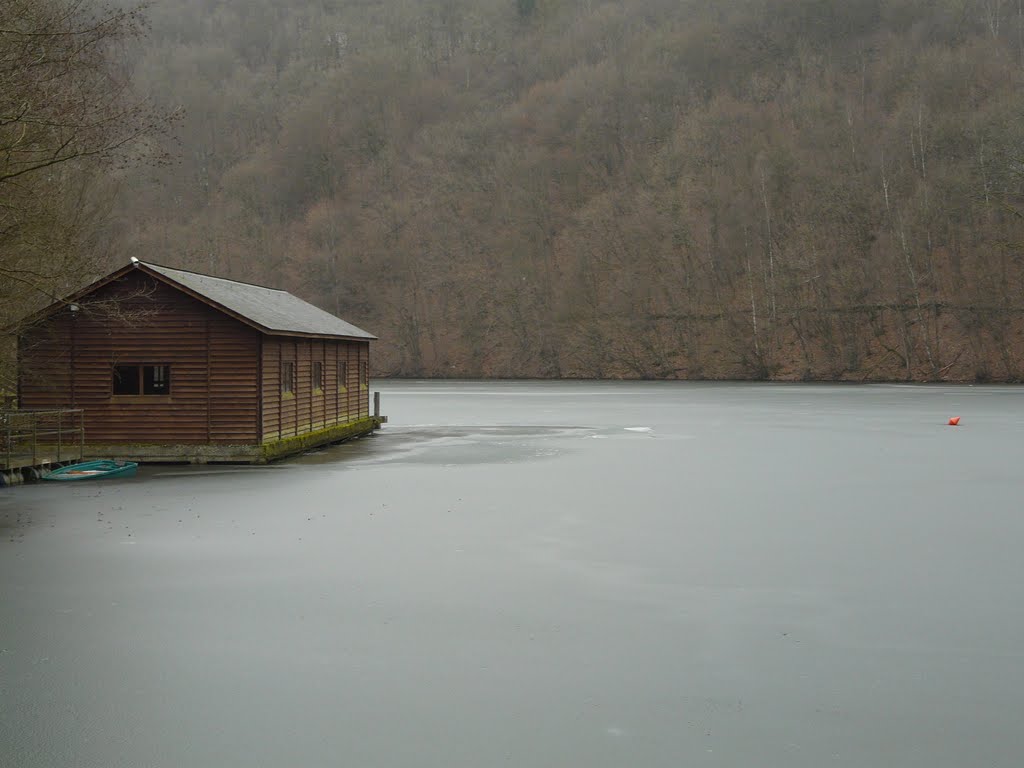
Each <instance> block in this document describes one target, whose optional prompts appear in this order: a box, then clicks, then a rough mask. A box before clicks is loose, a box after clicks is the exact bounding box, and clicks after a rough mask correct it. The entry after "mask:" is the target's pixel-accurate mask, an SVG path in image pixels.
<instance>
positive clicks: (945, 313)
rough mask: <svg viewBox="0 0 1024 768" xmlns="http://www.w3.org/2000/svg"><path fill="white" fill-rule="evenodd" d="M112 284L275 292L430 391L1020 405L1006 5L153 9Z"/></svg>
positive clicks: (190, 4)
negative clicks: (1002, 390) (142, 278)
mask: <svg viewBox="0 0 1024 768" xmlns="http://www.w3.org/2000/svg"><path fill="white" fill-rule="evenodd" d="M152 14H153V18H152V34H151V37H150V40H149V41H148V43H147V45H146V46H145V48H144V49H142V50H139V52H138V56H139V63H138V65H137V67H136V78H137V80H138V83H139V86H140V87H141V88H142V89H144V90H145V91H147V92H149V93H151V94H152V95H153V96H154V97H155V98H157V99H158V100H160V101H161V102H162V103H164V104H165V105H167V106H168V107H177V106H179V105H181V106H183V107H184V109H185V113H186V115H187V117H186V118H185V121H184V123H183V125H182V128H181V135H180V139H181V142H182V146H183V147H184V151H183V156H182V161H181V163H180V165H179V166H178V167H177V168H175V169H173V170H172V171H171V172H166V171H160V172H159V173H154V172H151V171H147V172H145V173H139V174H138V177H137V178H136V179H135V180H134V182H133V196H132V199H131V200H130V201H128V203H127V205H126V209H125V215H124V217H123V226H122V228H121V230H120V231H119V233H118V237H119V245H123V246H124V247H123V248H118V261H123V259H124V258H125V257H126V256H127V254H126V253H125V249H127V250H128V251H129V252H131V253H134V254H136V255H139V256H140V257H142V258H151V259H154V260H157V261H167V262H171V263H173V264H175V265H182V266H189V267H193V268H196V269H201V270H213V271H216V272H219V273H222V274H228V275H231V276H234V277H238V278H248V279H255V280H263V281H268V282H272V283H275V284H283V285H284V286H285V287H287V288H289V289H291V290H294V291H296V292H297V293H299V294H300V295H302V296H304V297H306V298H308V299H311V300H313V301H316V302H318V303H319V304H321V305H322V306H324V307H325V308H327V309H329V310H332V311H336V312H338V313H340V314H342V315H343V316H345V317H346V318H347V319H350V320H352V321H353V322H356V323H357V324H359V325H361V326H364V327H367V328H370V329H372V330H373V331H374V332H375V333H377V334H378V335H379V336H380V337H381V339H382V341H381V343H380V344H379V346H378V348H377V351H376V355H377V357H376V367H377V369H378V371H380V372H383V373H389V374H398V375H426V376H581V377H618V376H628V377H710V378H717V377H741V378H815V379H855V380H859V379H914V380H917V379H928V380H939V379H983V380H1016V379H1018V378H1019V377H1020V376H1021V363H1020V352H1021V349H1022V345H1021V340H1022V336H1021V333H1022V330H1024V318H1022V310H1024V302H1022V298H1021V296H1022V288H1024V285H1022V279H1024V269H1022V264H1021V254H1022V251H1021V248H1020V244H1021V242H1022V239H1024V237H1022V234H1024V229H1022V218H1021V215H1020V210H1021V205H1020V203H1021V201H1020V196H1021V181H1022V179H1021V169H1022V166H1021V157H1020V149H1019V148H1020V147H1021V146H1022V138H1024V137H1022V135H1021V134H1022V131H1024V122H1022V121H1021V120H1020V115H1021V112H1022V108H1024V96H1022V94H1024V88H1022V86H1024V19H1022V17H1021V15H1020V11H1019V8H1018V7H1017V4H1015V3H1010V2H1007V1H1006V0H928V2H924V1H923V0H843V1H842V2H840V0H774V1H769V0H682V1H681V2H680V0H671V1H670V0H620V1H619V2H592V1H591V0H535V1H534V0H515V1H514V0H473V1H472V2H470V1H469V0H423V1H422V2H421V1H417V2H412V1H411V0H410V1H408V2H403V1H401V0H399V1H396V2H390V1H389V2H385V3H341V2H331V1H330V0H328V1H326V2H325V1H323V0H319V1H318V2H312V0H310V1H309V2H303V1H300V0H297V1H296V2H292V3H289V4H288V8H285V7H283V6H282V4H279V3H276V2H272V1H271V0H259V1H256V0H225V1H224V2H219V3H217V4H214V5H211V4H210V3H208V2H201V1H200V0H173V1H171V0H168V2H165V3H161V4H159V5H158V6H155V7H154V9H153V11H152Z"/></svg>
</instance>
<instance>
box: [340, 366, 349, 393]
mask: <svg viewBox="0 0 1024 768" xmlns="http://www.w3.org/2000/svg"><path fill="white" fill-rule="evenodd" d="M346 389H348V363H338V391H340V392H344V391H345V390H346Z"/></svg>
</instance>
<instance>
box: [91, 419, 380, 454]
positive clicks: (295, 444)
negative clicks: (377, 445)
mask: <svg viewBox="0 0 1024 768" xmlns="http://www.w3.org/2000/svg"><path fill="white" fill-rule="evenodd" d="M386 421H387V417H386V416H370V417H367V418H364V419H359V420H358V421H351V422H349V423H348V424H340V425H337V426H333V427H327V428H325V429H318V430H315V431H313V432H305V433H303V434H300V435H293V436H291V437H284V438H281V439H278V440H268V441H267V442H265V443H263V444H262V445H206V444H191V445H190V444H183V445H169V444H156V443H152V444H150V443H130V444H126V443H86V445H85V451H84V456H85V458H86V459H93V458H96V459H111V458H116V459H126V460H128V461H140V462H148V463H153V464H161V463H165V464H266V463H267V462H270V461H277V460H278V459H284V458H287V457H289V456H294V455H296V454H298V453H302V452H303V451H308V450H311V449H313V448H318V447H320V446H322V445H329V444H331V443H340V442H344V441H345V440H351V439H352V438H354V437H360V436H362V435H367V434H370V433H371V432H373V431H374V430H376V429H380V426H381V424H384V423H385V422H386Z"/></svg>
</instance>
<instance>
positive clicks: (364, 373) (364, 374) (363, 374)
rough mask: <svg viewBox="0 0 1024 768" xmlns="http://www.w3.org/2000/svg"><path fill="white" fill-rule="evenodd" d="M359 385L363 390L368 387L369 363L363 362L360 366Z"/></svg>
mask: <svg viewBox="0 0 1024 768" xmlns="http://www.w3.org/2000/svg"><path fill="white" fill-rule="evenodd" d="M359 383H360V384H362V385H363V389H366V388H367V387H368V386H370V364H369V363H366V362H364V363H363V364H362V369H361V370H360V380H359Z"/></svg>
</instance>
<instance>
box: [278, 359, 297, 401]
mask: <svg viewBox="0 0 1024 768" xmlns="http://www.w3.org/2000/svg"><path fill="white" fill-rule="evenodd" d="M281 392H282V394H285V395H294V394H295V361H294V360H282V361H281Z"/></svg>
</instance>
